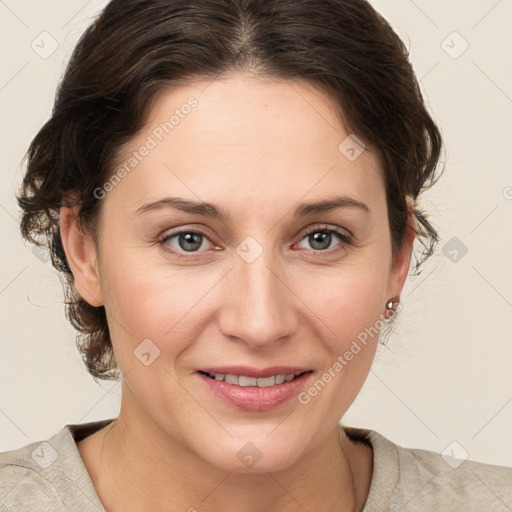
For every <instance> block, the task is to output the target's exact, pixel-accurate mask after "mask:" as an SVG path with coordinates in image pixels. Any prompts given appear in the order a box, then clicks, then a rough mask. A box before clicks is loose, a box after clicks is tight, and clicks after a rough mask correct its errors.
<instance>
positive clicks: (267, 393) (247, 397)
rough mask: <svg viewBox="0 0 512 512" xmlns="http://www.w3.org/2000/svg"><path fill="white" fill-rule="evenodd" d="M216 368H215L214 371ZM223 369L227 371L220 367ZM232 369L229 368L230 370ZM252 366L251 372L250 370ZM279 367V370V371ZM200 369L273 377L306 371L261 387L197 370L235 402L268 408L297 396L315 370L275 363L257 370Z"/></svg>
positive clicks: (253, 408)
mask: <svg viewBox="0 0 512 512" xmlns="http://www.w3.org/2000/svg"><path fill="white" fill-rule="evenodd" d="M213 370H215V371H213ZM220 370H223V371H220ZM226 370H228V371H226ZM248 370H250V371H249V372H247V371H248ZM276 370H277V371H276ZM200 371H204V372H208V373H227V374H229V373H231V374H234V375H246V376H247V377H255V378H258V377H270V376H271V375H282V374H286V373H298V372H300V371H306V372H308V373H304V374H303V375H300V376H299V377H295V379H293V380H291V381H289V382H283V383H282V384H277V385H276V386H270V387H262V388H260V387H257V386H238V385H236V384H229V383H227V382H224V381H220V380H214V379H211V378H210V377H208V376H206V375H203V374H202V373H199V371H198V372H196V375H197V376H198V377H199V378H200V380H201V381H202V382H203V383H204V384H205V386H206V388H207V389H208V391H209V392H210V393H211V394H212V395H214V396H216V397H217V398H219V399H220V400H222V401H223V402H224V403H227V404H229V405H231V406H234V407H236V408H238V409H242V410H245V411H268V410H270V409H274V408H276V407H278V406H279V405H281V404H283V403H285V402H287V401H288V400H290V399H292V398H293V397H294V396H297V395H298V394H299V393H300V392H301V390H303V389H304V388H305V387H306V384H307V382H308V381H309V380H310V378H311V376H312V375H313V372H312V371H310V370H307V369H306V370H304V369H300V368H291V367H284V366H280V367H273V368H266V369H265V370H255V369H254V368H252V369H251V368H247V367H236V368H235V367H232V366H230V367H218V368H214V369H204V370H203V369H202V370H200Z"/></svg>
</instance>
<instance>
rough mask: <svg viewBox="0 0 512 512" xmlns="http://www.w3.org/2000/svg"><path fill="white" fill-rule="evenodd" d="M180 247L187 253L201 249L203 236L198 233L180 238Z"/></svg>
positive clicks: (183, 235) (186, 234)
mask: <svg viewBox="0 0 512 512" xmlns="http://www.w3.org/2000/svg"><path fill="white" fill-rule="evenodd" d="M179 242H180V247H181V248H182V249H183V250H185V251H194V250H196V249H199V247H201V235H200V234H198V233H185V234H182V235H180V237H179Z"/></svg>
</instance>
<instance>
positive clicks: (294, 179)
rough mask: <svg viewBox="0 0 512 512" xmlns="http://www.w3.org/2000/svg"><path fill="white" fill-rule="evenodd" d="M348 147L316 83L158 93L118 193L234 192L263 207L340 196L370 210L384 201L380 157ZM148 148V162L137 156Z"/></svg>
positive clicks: (223, 85)
mask: <svg viewBox="0 0 512 512" xmlns="http://www.w3.org/2000/svg"><path fill="white" fill-rule="evenodd" d="M347 144H349V145H350V144H352V145H353V143H352V139H351V138H350V137H349V133H348V132H347V131H346V129H345V127H344V125H343V123H342V121H341V120H340V119H339V117H338V114H337V110H336V106H335V104H334V103H333V101H332V100H331V99H330V98H329V97H328V96H326V95H325V94H324V93H322V92H321V91H319V90H318V89H315V88H314V87H313V86H312V85H310V84H307V83H304V82H298V81H287V80H282V79H281V80H278V79H272V78H261V77H253V76H247V75H240V74H235V75H230V76H227V77H224V78H222V79H217V80H211V81H198V82H193V83H191V84H189V85H185V86H181V87H178V88H173V89H171V88H168V89H164V90H162V91H160V93H159V94H158V95H157V97H156V98H155V101H154V102H153V105H152V108H151V111H150V112H149V115H148V120H147V123H146V125H145V126H144V128H143V129H142V130H141V131H140V133H139V134H138V135H137V136H136V137H135V138H134V139H133V140H132V141H130V143H129V144H128V145H127V146H126V147H125V148H124V150H123V152H122V153H121V154H120V158H119V159H118V162H117V167H120V166H122V165H123V164H126V163H128V162H129V160H130V158H131V159H132V162H131V163H132V164H134V165H133V168H132V169H131V170H130V173H129V176H128V178H127V179H125V180H123V183H121V187H117V188H122V187H125V188H127V189H130V190H129V191H131V194H132V195H134V196H136V197H141V196H145V197H146V198H147V197H156V196H157V195H158V194H159V192H162V193H163V191H169V189H172V191H173V195H178V193H179V194H181V195H182V196H183V195H185V196H188V197H193V196H194V195H195V196H196V197H194V199H198V198H204V199H205V200H210V201H211V202H214V198H215V196H216V195H219V194H224V195H225V194H227V193H230V192H231V193H232V194H233V196H232V199H233V201H235V200H236V199H238V200H239V201H240V202H241V204H243V203H244V201H247V200H252V202H253V203H254V201H255V200H256V199H258V201H259V203H258V204H259V205H260V206H271V205H272V204H273V203H275V201H276V199H278V200H281V201H282V200H284V197H285V196H288V195H289V196H296V199H297V200H298V199H300V198H301V196H304V195H306V194H315V193H316V195H317V196H318V194H323V193H333V192H338V193H350V194H352V195H355V196H359V197H360V198H361V199H363V198H364V199H365V200H366V201H370V202H371V201H372V200H375V199H376V197H372V196H376V195H382V193H383V181H382V173H381V171H380V168H379V161H378V157H377V155H376V154H375V153H374V152H373V151H371V150H370V149H369V148H367V149H366V150H365V151H363V152H362V153H360V154H359V156H357V154H356V156H357V158H355V159H353V158H347V154H346V153H344V152H343V151H344V150H346V146H347ZM144 146H147V147H150V150H149V151H146V150H144V151H143V152H144V154H145V156H144V157H142V158H140V155H139V156H138V157H136V156H134V153H140V152H141V151H140V150H141V149H142V148H143V147H144ZM359 149H360V148H359ZM356 151H357V152H358V153H359V151H358V148H357V147H356ZM130 155H131V156H130ZM348 156H352V157H353V156H354V153H353V152H352V155H350V154H349V155H348ZM133 158H138V160H137V162H135V161H134V160H133ZM129 167H130V166H129ZM191 194H192V195H191ZM222 199H223V201H222V202H225V200H226V197H223V198H222ZM263 203H265V205H263ZM245 205H246V207H248V206H249V205H248V204H247V203H245Z"/></svg>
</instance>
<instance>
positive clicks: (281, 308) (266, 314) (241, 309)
mask: <svg viewBox="0 0 512 512" xmlns="http://www.w3.org/2000/svg"><path fill="white" fill-rule="evenodd" d="M268 252H270V251H268ZM286 281H287V279H286V276H285V272H284V269H283V267H282V265H281V266H280V265H279V264H278V263H276V260H275V259H274V260H272V258H271V257H267V255H266V252H265V251H264V252H263V254H261V255H260V256H259V257H258V258H257V259H256V260H255V261H252V262H248V261H245V260H244V259H243V258H242V257H238V256H236V257H235V262H234V267H233V269H232V270H231V272H229V274H228V275H227V276H226V280H225V282H224V284H223V286H224V292H223V293H225V294H226V300H224V301H223V303H224V304H225V306H224V307H223V308H222V309H221V311H220V315H219V326H220V330H221V331H222V333H223V334H224V335H225V336H226V337H228V338H231V339H233V340H238V341H239V342H240V343H245V344H246V345H248V346H249V347H250V348H251V349H266V350H273V349H275V348H276V346H277V345H278V344H281V343H283V342H285V340H287V339H289V338H290V336H291V335H292V333H293V332H294V331H295V329H296V327H297V312H296V307H297V306H298V304H299V303H300V301H299V300H298V298H297V297H296V296H295V295H294V294H293V291H292V289H291V288H292V287H291V286H290V283H287V282H286Z"/></svg>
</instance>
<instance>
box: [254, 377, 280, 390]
mask: <svg viewBox="0 0 512 512" xmlns="http://www.w3.org/2000/svg"><path fill="white" fill-rule="evenodd" d="M275 383H276V378H275V377H266V378H264V377H260V378H259V379H258V387H259V388H266V387H270V386H273V385H274V384H275Z"/></svg>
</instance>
